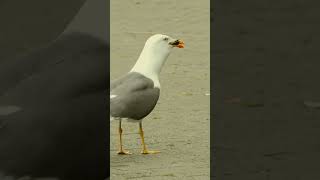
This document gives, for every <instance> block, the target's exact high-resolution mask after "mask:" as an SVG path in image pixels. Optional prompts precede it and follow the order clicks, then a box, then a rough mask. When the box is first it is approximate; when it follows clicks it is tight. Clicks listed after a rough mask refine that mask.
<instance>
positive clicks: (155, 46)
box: [144, 34, 184, 55]
mask: <svg viewBox="0 0 320 180" xmlns="http://www.w3.org/2000/svg"><path fill="white" fill-rule="evenodd" d="M173 47H178V48H183V47H184V42H183V41H182V40H179V39H174V38H172V37H170V36H167V35H163V34H156V35H153V36H151V37H149V38H148V40H147V41H146V43H145V46H144V49H146V50H151V51H155V52H156V54H163V55H166V54H167V55H169V54H170V52H171V50H172V49H173ZM155 52H154V53H155Z"/></svg>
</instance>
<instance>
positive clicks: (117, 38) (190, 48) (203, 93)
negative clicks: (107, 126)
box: [110, 0, 210, 180]
mask: <svg viewBox="0 0 320 180" xmlns="http://www.w3.org/2000/svg"><path fill="white" fill-rule="evenodd" d="M209 11H210V10H209V1H208V0H199V1H193V0H188V1H186V0H184V1H182V0H148V1H147V0H134V1H127V0H112V1H111V79H114V78H116V77H118V76H120V75H122V74H124V73H126V72H127V71H129V70H130V68H131V67H132V66H133V65H134V63H135V61H136V59H137V58H138V55H139V54H140V51H141V49H142V47H143V45H144V42H145V40H146V39H147V38H148V37H149V36H151V35H152V34H156V33H162V34H167V35H170V36H172V37H175V38H181V39H183V40H184V41H185V43H186V48H184V49H175V50H174V51H173V52H172V54H171V55H170V57H169V59H168V61H167V63H166V65H165V67H164V68H163V71H162V73H161V77H160V78H161V83H162V84H161V88H162V92H161V97H160V100H159V103H158V105H157V107H156V108H155V110H154V111H153V112H152V113H151V114H150V115H149V116H148V117H147V118H146V119H145V120H144V130H145V135H146V142H147V145H148V146H149V149H155V150H160V151H161V153H160V154H157V155H141V154H140V148H141V147H140V138H139V135H138V124H135V123H129V122H125V123H124V125H123V128H124V134H125V136H124V147H125V148H126V149H127V150H130V151H131V152H132V153H134V154H133V155H130V156H119V155H117V153H116V152H117V149H118V136H117V127H118V123H117V122H113V123H112V124H111V146H110V156H111V160H110V163H111V179H113V180H122V179H139V180H140V179H142V180H151V179H152V180H157V179H166V180H170V179H184V180H189V179H190V180H191V179H197V180H202V179H204V180H205V179H209V175H210V172H209V171H210V169H209V168H210V151H209V147H210V144H209V141H210V137H209V132H210V131H209V127H210V119H209V116H210V110H209V108H210V100H209V98H210V96H209V92H210V82H209V81H210V69H209V66H210V54H209V49H210V44H209V43H210V42H209V38H210V36H209V25H210V24H209V20H210V16H209Z"/></svg>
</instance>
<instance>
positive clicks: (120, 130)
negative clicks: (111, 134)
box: [118, 120, 131, 155]
mask: <svg viewBox="0 0 320 180" xmlns="http://www.w3.org/2000/svg"><path fill="white" fill-rule="evenodd" d="M119 139H120V147H119V151H118V154H119V155H129V154H131V153H130V152H129V151H125V150H123V148H122V128H121V120H119Z"/></svg>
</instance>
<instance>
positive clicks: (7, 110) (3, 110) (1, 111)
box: [0, 106, 21, 117]
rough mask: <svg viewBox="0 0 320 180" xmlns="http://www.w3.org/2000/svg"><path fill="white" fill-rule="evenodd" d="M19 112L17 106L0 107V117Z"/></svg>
mask: <svg viewBox="0 0 320 180" xmlns="http://www.w3.org/2000/svg"><path fill="white" fill-rule="evenodd" d="M20 110H21V107H19V106H0V117H1V116H8V115H11V114H14V113H16V112H18V111H20Z"/></svg>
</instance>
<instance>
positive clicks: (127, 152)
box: [118, 150, 132, 155]
mask: <svg viewBox="0 0 320 180" xmlns="http://www.w3.org/2000/svg"><path fill="white" fill-rule="evenodd" d="M131 154H132V153H131V152H129V151H124V150H120V151H118V155H131Z"/></svg>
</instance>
